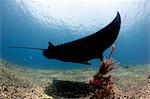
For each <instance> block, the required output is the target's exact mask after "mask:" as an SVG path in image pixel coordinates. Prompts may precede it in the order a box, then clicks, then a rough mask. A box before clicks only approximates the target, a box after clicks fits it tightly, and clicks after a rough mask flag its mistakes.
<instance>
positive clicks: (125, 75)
mask: <svg viewBox="0 0 150 99" xmlns="http://www.w3.org/2000/svg"><path fill="white" fill-rule="evenodd" d="M96 72H97V69H96V68H92V66H91V68H89V67H88V68H87V67H86V68H80V69H70V70H69V69H67V70H60V69H47V70H42V69H31V68H25V67H22V66H18V65H15V64H11V63H8V62H6V61H3V60H0V99H54V98H53V97H52V96H48V95H47V94H46V93H45V88H46V87H47V86H48V85H49V84H51V83H52V81H53V80H66V81H77V82H87V83H88V81H89V80H90V79H91V78H92V76H93V75H94V74H95V73H96ZM112 80H113V85H114V91H115V98H116V99H150V64H145V65H134V66H124V67H121V66H119V67H118V68H117V69H115V70H113V72H112ZM62 99H63V98H62Z"/></svg>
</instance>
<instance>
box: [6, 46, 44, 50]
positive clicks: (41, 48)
mask: <svg viewBox="0 0 150 99" xmlns="http://www.w3.org/2000/svg"><path fill="white" fill-rule="evenodd" d="M9 48H22V49H34V50H46V49H42V48H32V47H17V46H10V47H9Z"/></svg>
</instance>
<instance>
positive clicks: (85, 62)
mask: <svg viewBox="0 0 150 99" xmlns="http://www.w3.org/2000/svg"><path fill="white" fill-rule="evenodd" d="M82 64H86V65H91V63H88V62H87V61H84V62H82Z"/></svg>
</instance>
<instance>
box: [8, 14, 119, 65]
mask: <svg viewBox="0 0 150 99" xmlns="http://www.w3.org/2000/svg"><path fill="white" fill-rule="evenodd" d="M120 25H121V17H120V14H119V12H117V16H116V17H115V18H114V20H113V21H112V22H111V23H109V24H108V25H107V26H106V27H104V28H102V29H101V30H99V31H97V32H96V33H93V34H91V35H89V36H86V37H83V38H80V39H77V40H74V41H71V42H67V43H64V44H60V45H54V44H53V43H51V42H49V43H48V48H47V49H42V48H31V47H15V46H12V47H10V48H26V49H35V50H42V51H43V55H44V56H45V57H46V58H48V59H57V60H60V61H63V62H73V63H81V64H87V65H89V64H90V63H89V62H88V61H89V60H92V59H100V60H101V61H102V60H103V52H104V51H105V50H106V49H108V48H109V47H110V46H111V45H112V44H113V43H114V42H115V40H116V38H117V36H118V34H119V30H120Z"/></svg>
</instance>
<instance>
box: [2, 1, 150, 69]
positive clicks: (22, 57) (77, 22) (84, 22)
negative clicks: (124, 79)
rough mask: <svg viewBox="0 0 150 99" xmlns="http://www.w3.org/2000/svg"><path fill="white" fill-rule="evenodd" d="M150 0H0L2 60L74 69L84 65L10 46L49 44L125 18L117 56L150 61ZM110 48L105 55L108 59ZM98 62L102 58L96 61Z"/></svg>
mask: <svg viewBox="0 0 150 99" xmlns="http://www.w3.org/2000/svg"><path fill="white" fill-rule="evenodd" d="M149 7H150V1H149V0H120V1H119V0H118V1H117V0H103V1H100V0H94V1H93V0H91V1H90V0H84V1H82V0H80V1H79V0H70V1H69V0H68V1H66V0H0V17H1V18H0V23H1V24H0V27H1V28H0V32H1V33H0V42H1V43H0V44H1V46H0V47H1V48H0V56H1V57H0V58H1V59H4V60H7V61H9V62H11V63H15V64H19V65H24V66H27V67H32V68H74V67H83V66H84V65H81V64H74V63H65V62H61V61H58V60H48V59H46V58H45V57H44V56H43V55H42V52H41V51H37V50H26V49H11V48H8V47H9V46H27V47H37V48H47V47H48V41H51V42H53V43H54V44H55V45H59V44H63V43H65V42H69V41H72V40H76V39H79V38H81V37H85V36H87V35H90V34H92V33H94V32H96V31H98V30H99V29H102V28H103V27H105V26H106V25H107V24H108V23H110V22H111V21H112V20H113V19H114V17H115V16H116V13H117V11H119V13H120V15H121V19H122V23H121V29H120V34H119V36H118V38H117V40H116V42H115V45H116V51H115V54H114V58H115V59H117V60H118V61H119V62H120V64H149V63H150V17H149V16H150V8H149ZM109 50H110V49H108V50H107V51H105V53H104V56H105V57H108V51H109ZM91 63H92V64H93V65H94V66H98V64H99V60H92V61H91Z"/></svg>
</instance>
